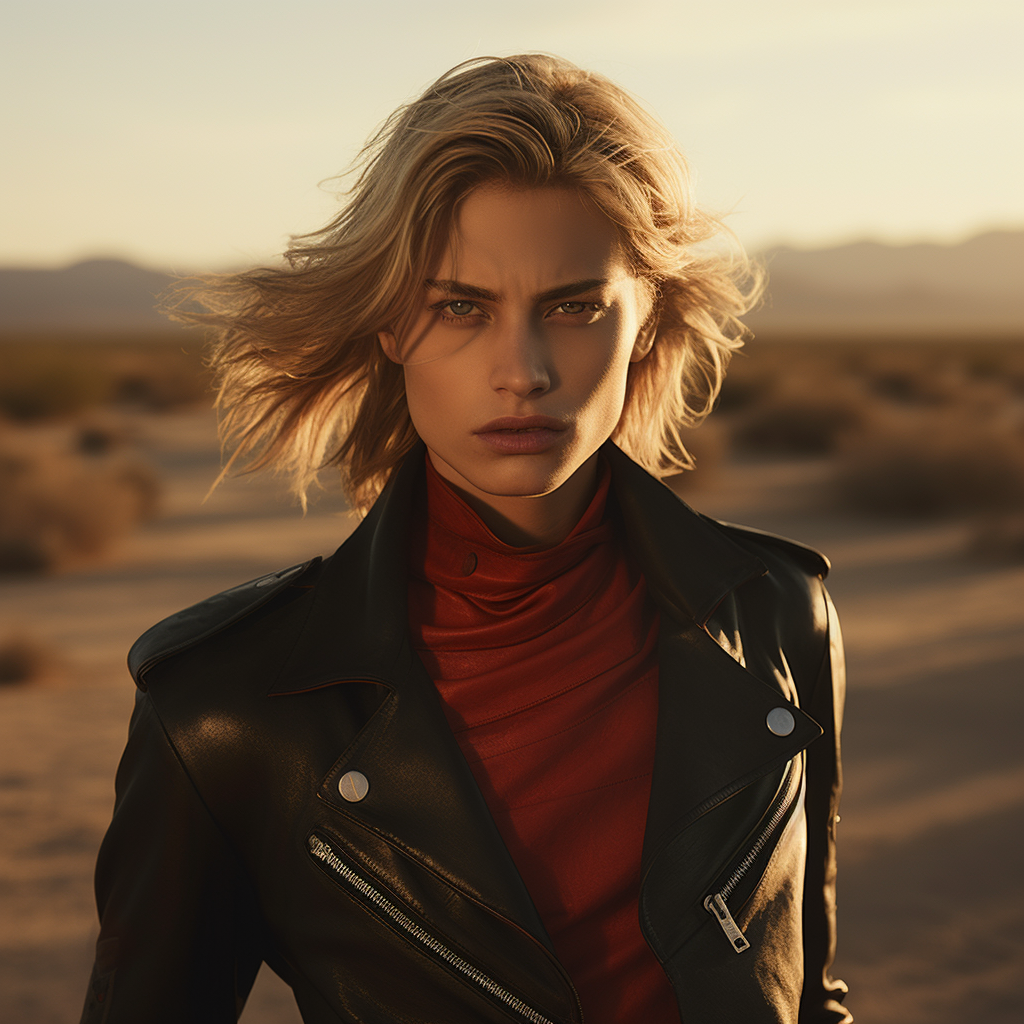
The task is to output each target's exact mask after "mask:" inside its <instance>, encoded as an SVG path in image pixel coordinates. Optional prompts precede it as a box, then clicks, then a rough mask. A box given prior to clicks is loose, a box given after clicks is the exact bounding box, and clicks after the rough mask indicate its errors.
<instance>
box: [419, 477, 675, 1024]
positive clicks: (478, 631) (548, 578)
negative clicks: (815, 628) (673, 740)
mask: <svg viewBox="0 0 1024 1024" xmlns="http://www.w3.org/2000/svg"><path fill="white" fill-rule="evenodd" d="M609 484H610V472H609V470H608V468H607V466H606V465H604V463H602V470H601V478H600V482H599V485H598V489H597V493H596V494H595V496H594V499H593V501H592V502H591V503H590V506H589V507H588V508H587V510H586V512H584V514H583V517H582V518H581V519H580V521H579V523H577V525H576V527H575V528H574V529H573V531H572V532H571V533H570V534H569V536H568V537H566V538H565V540H563V541H562V542H561V543H560V544H557V545H555V546H554V547H548V548H539V547H525V548H517V547H512V546H510V545H508V544H504V543H502V541H500V540H498V538H497V537H495V535H494V534H493V533H492V532H491V531H490V530H489V529H488V528H487V526H486V525H485V524H484V522H483V520H482V519H480V517H479V516H478V515H477V514H476V513H475V512H474V511H473V510H472V509H471V508H470V507H469V506H468V505H467V504H466V503H465V502H464V501H463V500H462V498H460V497H459V495H458V494H456V492H455V491H454V490H452V488H451V487H449V486H448V484H447V483H446V482H445V481H444V480H443V479H442V478H441V477H440V476H439V475H438V474H437V472H436V471H435V470H434V469H433V467H432V466H431V464H430V460H429V458H428V459H427V487H426V508H423V507H421V508H420V509H419V514H418V515H416V516H415V518H414V521H415V523H416V525H415V527H414V532H413V537H412V545H411V565H410V581H409V621H410V627H411V630H412V637H413V645H414V646H415V648H416V649H417V652H418V653H419V655H420V657H421V659H422V660H423V663H424V665H425V666H426V668H427V671H428V673H429V674H430V676H431V678H432V679H433V680H434V682H435V684H436V685H437V689H438V692H439V693H440V695H441V699H442V701H443V703H444V708H445V713H446V715H447V717H448V722H449V724H450V725H451V727H452V730H453V732H454V733H455V737H456V739H457V740H458V742H459V745H460V747H461V748H462V752H463V753H464V754H465V756H466V760H467V761H468V762H469V765H470V768H471V769H472V771H473V774H474V775H475V776H476V779H477V782H478V783H479V785H480V789H481V791H482V792H483V795H484V797H485V799H486V800H487V804H488V806H489V808H490V810H491V813H492V815H493V816H494V820H495V822H496V823H497V826H498V829H499V830H500V832H501V834H502V837H503V838H504V840H505V843H506V845H507V846H508V849H509V851H510V852H511V854H512V857H513V859H514V861H515V863H516V866H517V867H518V869H519V873H520V875H521V876H522V878H523V881H524V882H525V883H526V887H527V889H528V890H529V892H530V895H531V896H532V898H533V902H534V904H535V905H536V907H537V910H538V913H539V914H540V917H541V920H542V921H543V922H544V925H545V927H546V928H547V931H548V934H549V935H550V937H551V941H552V943H553V945H554V947H555V952H556V953H557V954H558V957H559V960H560V961H561V962H562V964H563V966H564V967H565V969H566V970H567V971H568V973H569V976H570V977H571V978H572V980H573V983H574V984H575V986H576V990H577V991H578V992H579V995H580V1000H581V1002H582V1004H583V1013H584V1019H585V1020H586V1021H587V1022H588V1024H627V1022H629V1024H632V1022H643V1024H669V1022H671V1024H678V1021H679V1012H678V1010H677V1008H676V1002H675V997H674V995H673V993H672V989H671V987H670V985H669V983H668V979H667V978H666V976H665V974H664V972H663V971H662V969H661V967H660V966H659V964H658V962H657V960H656V959H655V957H654V954H653V953H652V952H651V950H650V948H649V947H648V946H647V943H646V942H645V941H644V939H643V936H642V935H641V932H640V924H639V917H638V908H637V898H638V894H639V889H640V852H641V848H642V845H643V834H644V822H645V818H646V814H647V803H648V798H649V796H650V787H651V772H652V768H653V764H654V737H655V725H656V721H657V708H658V689H657V687H658V663H657V652H656V643H657V632H658V615H657V611H656V609H655V608H654V605H653V604H652V602H650V601H649V600H647V598H646V589H645V585H644V579H643V576H642V574H641V573H640V571H639V570H638V568H637V567H636V566H635V565H634V564H633V563H632V562H631V560H630V559H629V558H628V557H627V556H626V553H625V550H624V546H623V544H622V543H621V541H620V539H619V538H618V537H617V536H616V532H615V530H614V528H613V525H612V522H611V520H610V519H609V518H608V517H607V516H606V514H605V506H606V499H607V495H608V488H609Z"/></svg>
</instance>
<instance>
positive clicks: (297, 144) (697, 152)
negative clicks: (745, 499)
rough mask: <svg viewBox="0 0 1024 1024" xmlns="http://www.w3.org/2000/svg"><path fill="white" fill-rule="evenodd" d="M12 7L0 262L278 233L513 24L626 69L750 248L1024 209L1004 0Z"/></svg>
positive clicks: (238, 248) (620, 77)
mask: <svg viewBox="0 0 1024 1024" xmlns="http://www.w3.org/2000/svg"><path fill="white" fill-rule="evenodd" d="M5 21H6V25H5V31H4V33H3V36H4V38H3V41H2V42H0V81H2V83H3V88H4V94H5V96H7V97H8V100H9V102H8V103H7V104H6V105H5V110H4V113H3V115H2V118H3V120H2V130H3V139H4V146H3V149H4V155H3V158H2V163H0V187H2V195H3V201H2V209H0V264H3V265H8V266H10V265H32V266H60V265H64V264H67V263H69V262H72V261H74V260H76V259H81V258H84V257H89V256H98V255H102V256H122V257H126V258H129V259H134V260H137V261H139V262H141V263H144V264H148V265H151V266H156V267H161V268H167V269H174V270H179V271H187V270H191V269H214V268H219V267H228V266H238V265H243V264H246V263H250V262H253V261H261V260H267V259H271V258H272V257H273V256H274V255H275V254H277V253H279V252H281V250H282V249H283V248H284V247H285V245H286V244H287V239H288V236H289V234H292V233H298V232H302V231H307V230H311V229H313V228H316V227H318V226H319V225H320V224H321V223H323V222H324V221H326V220H327V219H328V218H329V217H330V216H331V215H332V213H333V211H334V210H335V209H336V203H337V200H336V199H335V198H334V196H333V195H332V194H331V193H330V191H329V190H328V188H325V187H321V186H320V185H319V183H320V182H323V181H324V180H325V179H328V178H330V177H331V176H332V175H335V174H336V173H337V172H339V171H341V170H342V169H343V168H344V167H345V166H346V165H347V164H348V162H349V161H350V160H351V159H352V157H353V156H354V155H355V153H356V152H357V151H358V149H359V147H360V145H361V144H362V142H363V141H364V140H365V138H366V137H367V135H368V134H370V133H371V132H372V130H373V129H374V128H375V127H376V126H377V125H378V124H379V122H380V121H381V120H382V119H383V118H384V117H386V116H387V114H388V113H389V112H390V111H391V110H392V109H393V108H394V107H395V106H397V105H398V104H399V103H402V102H404V101H406V100H408V99H411V98H412V97H414V96H415V95H416V94H417V93H418V92H420V91H421V90H422V89H423V87H425V86H426V85H427V84H429V82H430V81H431V80H433V78H435V77H436V76H437V75H438V74H440V73H441V72H442V71H444V70H446V69H447V68H449V67H451V66H452V65H454V64H456V63H458V62H460V61H462V60H465V59H467V58H469V57H472V56H476V55H480V54H488V53H492V54H499V55H504V54H510V53H515V52H521V51H524V50H546V51H549V52H554V53H558V54H560V55H562V56H565V57H568V58H569V59H571V60H574V61H576V62H577V63H579V64H581V65H583V66H585V67H589V68H593V69H595V70H598V71H601V72H603V73H605V74H607V75H609V76H610V77H612V78H614V79H615V80H616V81H618V82H619V83H620V84H622V85H624V86H625V87H626V88H628V89H630V90H631V91H632V92H634V93H635V94H637V95H638V96H639V97H640V98H641V99H642V100H643V101H644V102H645V103H646V104H647V105H648V106H649V107H651V108H652V109H653V110H654V111H655V112H656V113H658V114H659V115H660V116H661V118H662V119H663V120H664V121H665V122H666V124H667V125H668V126H669V128H670V129H671V130H672V131H673V133H674V134H675V136H676V138H677V139H678V140H679V142H680V144H681V146H682V148H683V150H684V152H685V153H686V154H687V156H688V157H689V158H690V162H691V164H692V166H693V168H694V171H695V173H696V179H697V191H698V196H699V198H700V199H702V201H703V202H704V204H705V205H708V206H711V207H712V208H714V209H716V210H718V211H720V212H724V211H732V213H731V216H730V220H729V223H730V224H731V225H732V227H733V229H734V230H735V231H736V232H737V234H738V235H739V236H740V238H741V239H742V240H743V241H744V242H745V243H746V244H747V245H749V246H750V247H752V248H760V247H763V246H766V245H769V244H775V243H780V242H789V243H795V244H799V245H822V244H830V243H835V242H841V241H848V240H851V239H854V238H862V237H872V238H878V239H882V240H891V241H911V240H915V241H916V240H957V239H959V238H962V237H965V236H967V235H969V234H971V233H973V232H974V231H976V230H980V229H983V228H987V227H997V226H1018V227H1019V226H1024V188H1022V187H1021V182H1022V181H1024V62H1022V61H1021V59H1020V54H1021V53H1022V52H1024V5H1021V4H1020V3H1019V2H1017V0H1013V2H1010V0H973V2H968V0H884V2H874V0H842V2H836V3H829V2H823V0H775V2H773V3H771V4H765V3H763V2H756V0H715V2H714V3H711V2H708V0H704V2H703V3H701V4H694V3H688V2H682V3H680V2H678V0H674V2H669V0H627V2H619V3H608V2H603V0H601V2H598V0H595V2H592V3H587V4H584V3H578V2H575V0H570V2H559V0H553V2H544V0H523V2H519V3H517V4H515V5H512V4H506V5H504V6H502V7H499V8H494V9H491V8H490V6H489V5H486V6H485V5H483V4H480V3H478V2H477V3H469V2H466V3H450V2H443V0H442V2H439V3H436V4H433V5H426V4H420V3H415V4H414V3H410V2H405V0H403V2H398V3H387V2H381V3H365V2H363V3H359V4H354V3H349V2H327V0H295V2H294V3H292V4H291V5H290V6H289V7H288V8H287V9H285V5H283V4H280V3H278V2H275V3H270V2H267V0H248V2H245V3H241V2H228V0H207V2H205V3H204V2H200V0H178V2H175V3H174V4H173V5H163V4H158V3H145V4H140V3H139V2H138V0H133V2H130V3H129V2H117V0H93V2H92V3H89V4H83V3H81V2H78V0H76V2H73V3H72V2H67V0H36V2H34V3H33V4H31V5H28V4H22V5H21V7H20V9H19V10H16V11H14V12H12V13H9V14H8V15H7V16H6V17H5Z"/></svg>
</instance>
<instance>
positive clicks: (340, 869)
mask: <svg viewBox="0 0 1024 1024" xmlns="http://www.w3.org/2000/svg"><path fill="white" fill-rule="evenodd" d="M307 843H308V846H309V852H310V855H311V856H312V857H313V858H314V860H315V861H316V862H317V864H318V865H319V867H320V868H321V870H323V871H324V872H326V873H327V875H329V876H330V877H331V878H332V879H333V880H334V881H335V882H337V883H338V884H339V885H340V886H341V887H342V888H343V889H345V891H346V892H348V893H349V895H350V896H352V897H353V898H354V899H356V900H357V901H358V902H360V903H361V904H362V905H363V906H364V907H365V908H366V910H367V911H369V912H370V913H371V914H373V915H374V916H376V917H377V918H378V919H379V920H381V921H382V922H383V923H384V924H386V925H387V926H388V927H390V928H391V929H392V931H394V932H396V933H397V934H399V935H400V936H402V937H403V938H404V939H406V940H408V941H409V942H411V943H413V945H414V946H415V947H416V948H417V949H419V951H420V952H421V953H423V954H425V955H426V956H428V957H430V958H431V959H432V960H434V961H435V962H436V963H438V964H439V965H440V966H442V967H444V968H445V969H446V970H448V971H450V972H452V973H453V974H455V975H456V977H458V978H459V979H460V980H462V981H463V982H466V983H468V984H469V985H471V986H472V987H474V988H475V989H477V991H479V992H481V993H482V994H484V995H485V996H487V997H488V998H489V999H490V1000H491V1001H493V1002H496V1003H497V1004H498V1005H499V1006H500V1007H501V1008H502V1009H504V1010H505V1011H506V1012H508V1013H509V1014H510V1015H511V1016H512V1017H514V1018H515V1019H517V1020H520V1021H528V1022H529V1024H555V1022H554V1021H552V1020H551V1018H549V1017H547V1016H545V1015H544V1014H543V1013H541V1012H540V1011H539V1010H536V1009H534V1008H533V1007H532V1006H530V1005H529V1004H528V1003H526V1002H525V1001H524V1000H523V999H521V998H520V997H519V996H517V995H515V993H513V992H511V991H510V990H509V989H508V988H506V987H505V986H504V985H502V984H501V983H499V982H498V981H496V980H495V979H494V978H492V977H491V976H490V975H489V974H488V973H487V972H486V971H484V970H483V969H481V968H480V967H478V966H476V965H475V964H473V963H471V962H470V961H469V960H468V959H467V958H466V957H465V956H464V955H463V954H462V953H460V952H458V951H456V950H455V949H453V948H452V947H451V945H450V944H449V943H447V942H446V941H444V940H443V939H441V938H439V937H438V936H437V935H436V934H434V933H433V932H432V931H431V930H430V929H429V928H427V927H425V926H424V924H423V923H421V921H420V920H418V919H417V916H416V915H415V912H414V911H412V910H411V909H410V908H408V907H406V906H404V905H403V904H402V902H401V901H400V900H399V898H398V897H397V896H395V895H394V894H393V893H391V892H389V891H388V890H387V888H386V886H384V885H383V884H382V883H380V882H378V881H376V880H375V879H373V878H370V877H369V876H368V875H367V874H366V873H365V872H364V871H362V870H361V869H359V868H357V867H356V866H355V864H354V862H353V861H352V860H351V859H350V858H349V857H347V856H346V855H345V854H344V852H343V851H342V849H341V848H340V844H338V843H337V842H336V841H334V840H332V839H331V838H330V837H329V836H327V835H326V834H324V833H322V832H319V831H314V832H312V833H310V835H309V838H308V840H307Z"/></svg>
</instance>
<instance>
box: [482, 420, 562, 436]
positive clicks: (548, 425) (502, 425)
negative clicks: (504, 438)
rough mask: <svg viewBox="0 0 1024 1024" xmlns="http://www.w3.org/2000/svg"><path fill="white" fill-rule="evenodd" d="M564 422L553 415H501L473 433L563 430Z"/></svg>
mask: <svg viewBox="0 0 1024 1024" xmlns="http://www.w3.org/2000/svg"><path fill="white" fill-rule="evenodd" d="M565 429H566V424H564V423H563V422H562V421H561V420H556V419H555V418H554V417H553V416H501V417H499V418H498V419H496V420H491V421H490V423H485V424H484V425H483V426H482V427H480V428H478V429H477V430H474V431H473V433H474V434H491V433H494V432H495V431H497V430H565Z"/></svg>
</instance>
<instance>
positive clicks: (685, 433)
mask: <svg viewBox="0 0 1024 1024" xmlns="http://www.w3.org/2000/svg"><path fill="white" fill-rule="evenodd" d="M680 436H681V437H682V440H683V444H684V445H685V446H686V450H687V451H688V452H689V453H690V454H691V455H692V456H693V461H694V468H693V469H692V470H687V471H686V472H684V473H680V474H678V475H677V476H674V477H672V478H671V480H670V481H669V484H670V486H671V487H672V489H673V490H674V491H676V493H677V494H681V495H683V496H686V495H689V494H691V493H693V492H694V491H698V490H700V489H701V488H702V487H704V486H706V485H707V484H709V483H711V482H713V481H714V479H715V477H716V475H717V473H718V471H719V469H720V468H721V467H722V466H723V465H724V464H725V462H726V461H727V459H728V457H729V447H730V439H729V431H728V428H727V426H726V424H725V421H724V420H723V419H722V418H720V417H716V416H712V417H711V418H710V419H708V420H705V421H704V422H703V423H702V424H701V425H700V426H699V427H690V428H687V429H685V430H681V431H680Z"/></svg>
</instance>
